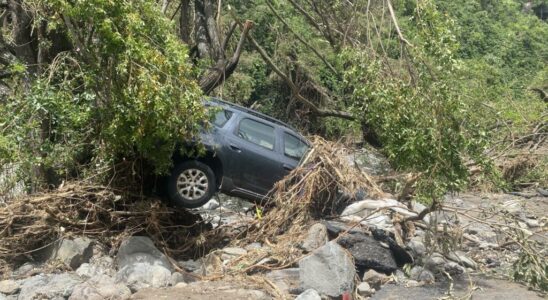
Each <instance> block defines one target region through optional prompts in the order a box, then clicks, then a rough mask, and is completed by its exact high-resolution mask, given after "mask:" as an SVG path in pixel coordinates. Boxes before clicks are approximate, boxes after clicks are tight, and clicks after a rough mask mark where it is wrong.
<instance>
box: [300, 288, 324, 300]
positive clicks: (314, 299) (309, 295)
mask: <svg viewBox="0 0 548 300" xmlns="http://www.w3.org/2000/svg"><path fill="white" fill-rule="evenodd" d="M295 300H322V297H320V294H318V292H316V290H314V289H308V290H306V291H304V292H302V293H301V294H300V295H299V296H297V298H295Z"/></svg>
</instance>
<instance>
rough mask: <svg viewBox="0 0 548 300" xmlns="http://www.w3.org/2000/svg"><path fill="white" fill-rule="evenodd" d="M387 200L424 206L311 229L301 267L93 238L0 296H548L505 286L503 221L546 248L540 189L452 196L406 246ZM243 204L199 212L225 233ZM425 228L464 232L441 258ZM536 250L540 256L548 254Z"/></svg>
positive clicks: (1, 285)
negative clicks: (240, 271)
mask: <svg viewBox="0 0 548 300" xmlns="http://www.w3.org/2000/svg"><path fill="white" fill-rule="evenodd" d="M383 205H384V206H386V207H389V208H390V210H392V211H399V213H400V214H403V215H406V214H408V215H413V214H417V213H420V211H421V210H422V209H425V207H423V206H421V205H420V204H415V206H414V207H413V209H409V208H408V207H406V206H404V205H400V204H397V203H395V202H393V201H392V200H372V199H364V200H362V201H360V202H356V203H353V204H351V205H350V206H349V207H347V209H346V210H345V211H346V213H345V212H343V213H342V217H341V218H340V219H338V220H318V222H316V223H314V224H310V227H309V230H308V233H307V234H306V235H305V236H303V237H302V239H301V241H300V242H298V243H297V244H295V245H294V246H295V247H297V248H299V249H302V250H303V251H304V253H306V255H304V256H303V257H302V258H301V259H300V260H299V261H297V262H296V263H294V264H292V265H288V266H287V267H286V268H279V269H269V268H264V269H259V270H258V271H256V272H254V273H252V274H250V275H252V276H247V277H242V276H238V275H235V274H232V273H231V271H230V270H229V269H228V268H227V267H226V266H228V265H235V264H236V265H237V264H238V261H239V260H240V259H241V257H243V256H245V255H246V254H248V252H251V251H254V252H258V253H263V254H264V261H265V262H267V261H268V260H269V259H276V258H275V257H271V256H270V254H271V252H270V251H271V249H270V245H268V244H262V243H250V244H248V245H245V246H242V247H234V246H230V245H229V246H228V247H225V248H221V249H218V250H215V251H213V252H211V253H209V254H207V255H205V256H203V257H197V258H196V259H193V260H192V259H190V260H189V259H186V260H178V259H177V258H176V257H167V256H166V255H165V254H164V251H162V250H161V249H158V248H157V247H156V246H155V245H154V243H153V242H152V240H151V239H149V238H148V237H146V236H132V237H127V238H126V239H125V240H124V241H123V242H122V243H121V245H120V247H119V249H118V250H117V252H116V253H113V252H112V251H111V250H110V249H107V248H106V247H104V246H103V245H101V244H99V243H98V242H97V241H95V240H93V239H89V238H86V237H66V238H64V239H61V240H60V241H58V242H57V243H55V244H54V245H52V246H50V247H47V248H45V249H42V250H40V251H41V252H42V253H41V255H38V256H34V257H41V258H42V259H37V260H35V261H28V262H26V263H24V264H23V265H21V266H19V267H18V268H17V269H15V270H14V271H13V272H11V273H10V274H2V277H3V279H4V280H3V281H0V299H2V300H3V299H22V300H27V299H29V300H30V299H152V298H158V297H159V298H162V299H274V298H285V299H293V298H296V299H301V300H303V299H322V298H332V299H340V298H341V297H342V296H343V295H345V294H348V296H349V297H350V298H352V299H354V298H355V299H358V298H371V299H440V298H443V297H456V298H459V299H460V298H461V297H464V298H467V297H468V296H471V297H472V298H474V299H497V300H500V299H515V298H517V297H520V298H521V299H542V298H543V296H545V295H542V294H539V293H537V292H535V291H531V290H528V289H527V288H526V287H525V286H523V285H521V284H518V283H513V282H510V281H508V280H507V278H508V277H507V275H508V274H509V273H510V272H511V270H512V264H513V263H514V262H515V261H516V259H517V257H518V253H519V249H518V248H517V246H516V245H515V243H512V242H511V241H510V240H508V236H506V235H505V232H504V231H505V226H517V227H519V228H521V229H522V231H523V232H524V234H526V235H529V236H530V238H531V239H532V240H535V241H537V242H539V243H541V244H542V245H546V244H547V242H548V237H547V235H546V230H545V229H546V226H547V221H548V220H547V217H546V213H545V212H546V211H548V198H545V197H543V196H541V195H539V194H535V195H533V196H532V197H523V196H516V195H507V194H484V195H479V194H476V193H470V194H462V195H457V196H448V197H447V199H446V201H445V203H444V207H445V210H443V211H437V212H433V213H429V214H427V216H426V218H425V222H424V224H425V227H424V228H420V227H417V228H416V230H415V232H414V236H413V237H412V238H411V239H410V241H409V242H407V243H406V244H405V245H403V247H402V246H401V245H400V244H399V243H397V242H396V241H395V239H394V236H393V235H391V234H390V233H391V232H393V230H394V228H391V226H392V225H391V223H390V222H387V219H386V218H384V217H385V216H389V215H390V214H389V212H384V213H383V214H375V213H373V214H372V212H375V211H376V210H378V209H379V207H383ZM250 207H251V205H250V204H249V203H247V202H244V201H241V200H240V199H237V198H230V197H225V196H220V197H217V198H216V199H214V200H212V201H210V202H209V203H208V204H206V205H205V206H204V207H202V208H200V209H196V210H195V212H196V213H200V214H201V215H202V216H203V218H204V219H205V220H208V221H209V222H211V223H212V226H213V227H216V226H230V225H231V224H237V223H238V222H241V221H242V220H250V219H253V218H254V216H253V215H252V214H251V213H250V212H249V210H250ZM364 214H369V215H372V217H371V218H364ZM508 215H512V216H514V217H515V220H517V221H516V223H515V224H508V223H507V217H505V216H508ZM435 219H437V220H436V221H435V223H434V220H435ZM356 220H358V221H360V224H359V225H356V224H357V223H356V222H355V221H356ZM505 222H506V223H505ZM433 224H436V226H442V227H443V226H444V224H446V225H451V226H457V227H455V228H460V229H462V233H461V236H460V237H461V240H460V241H458V242H456V244H455V245H453V247H452V250H449V251H446V252H444V251H441V249H438V248H435V247H433V246H432V245H431V243H432V241H431V240H432V238H435V236H432V235H431V234H429V233H428V228H429V227H428V226H433ZM491 224H502V225H504V226H491ZM516 224H517V225H516ZM506 230H509V229H508V228H506ZM433 249H436V250H433ZM453 249H458V250H453ZM544 249H546V247H544ZM538 254H539V256H540V257H541V259H546V253H538ZM258 264H260V262H259V263H258ZM244 267H245V265H244V264H243V263H242V268H244Z"/></svg>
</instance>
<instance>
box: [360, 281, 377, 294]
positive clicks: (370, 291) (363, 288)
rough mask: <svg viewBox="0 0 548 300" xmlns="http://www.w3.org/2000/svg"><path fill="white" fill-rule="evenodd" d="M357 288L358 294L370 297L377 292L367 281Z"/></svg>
mask: <svg viewBox="0 0 548 300" xmlns="http://www.w3.org/2000/svg"><path fill="white" fill-rule="evenodd" d="M357 290H358V294H360V295H361V296H364V297H369V296H371V295H373V294H374V293H375V289H372V288H371V287H370V286H369V283H367V282H362V283H360V284H358V287H357Z"/></svg>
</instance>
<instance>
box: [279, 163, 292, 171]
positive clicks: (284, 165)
mask: <svg viewBox="0 0 548 300" xmlns="http://www.w3.org/2000/svg"><path fill="white" fill-rule="evenodd" d="M282 166H283V167H284V169H285V170H287V171H293V169H295V168H294V167H292V166H290V165H288V164H283V165H282Z"/></svg>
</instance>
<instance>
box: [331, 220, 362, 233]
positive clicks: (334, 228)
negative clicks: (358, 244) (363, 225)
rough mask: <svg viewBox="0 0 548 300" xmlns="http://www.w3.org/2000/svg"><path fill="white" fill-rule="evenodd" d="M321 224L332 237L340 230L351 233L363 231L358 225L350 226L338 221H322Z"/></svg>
mask: <svg viewBox="0 0 548 300" xmlns="http://www.w3.org/2000/svg"><path fill="white" fill-rule="evenodd" d="M322 224H324V225H325V227H326V228H327V232H328V233H329V235H331V236H332V237H336V236H338V235H339V233H341V232H347V233H350V234H353V233H365V232H364V231H363V230H361V229H360V228H359V227H354V228H352V227H351V226H350V225H348V224H346V223H344V222H339V221H322Z"/></svg>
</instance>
